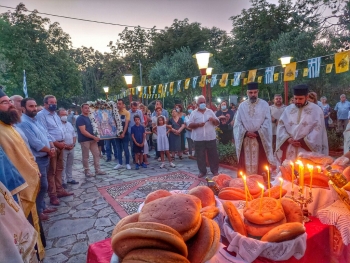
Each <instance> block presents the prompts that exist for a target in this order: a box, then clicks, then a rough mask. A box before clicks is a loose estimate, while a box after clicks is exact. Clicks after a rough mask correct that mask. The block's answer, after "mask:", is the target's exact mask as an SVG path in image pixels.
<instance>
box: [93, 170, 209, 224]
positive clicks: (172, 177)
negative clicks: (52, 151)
mask: <svg viewBox="0 0 350 263" xmlns="http://www.w3.org/2000/svg"><path fill="white" fill-rule="evenodd" d="M198 185H206V181H205V179H199V178H198V177H197V176H196V175H193V174H191V173H187V172H184V171H177V172H172V173H167V174H164V175H159V176H152V177H147V178H145V179H139V180H135V181H129V182H126V183H120V184H115V185H108V186H104V187H100V188H98V190H99V191H100V193H101V194H102V196H103V197H104V198H105V199H106V200H107V202H108V203H109V204H110V205H111V206H112V207H113V208H114V210H115V211H116V212H117V214H118V215H119V217H120V218H123V217H125V216H127V215H130V214H133V213H135V212H137V209H138V207H139V206H140V204H142V203H143V201H144V200H145V198H146V196H147V195H148V194H149V193H151V192H153V191H155V190H158V189H164V190H168V191H171V190H189V189H192V188H193V187H196V186H198Z"/></svg>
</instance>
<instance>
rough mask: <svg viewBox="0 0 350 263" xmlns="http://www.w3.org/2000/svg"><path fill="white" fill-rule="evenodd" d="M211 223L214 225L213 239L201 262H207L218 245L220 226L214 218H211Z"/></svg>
mask: <svg viewBox="0 0 350 263" xmlns="http://www.w3.org/2000/svg"><path fill="white" fill-rule="evenodd" d="M211 223H212V224H213V227H214V239H213V243H212V244H211V247H210V249H209V250H208V251H207V254H206V256H205V258H204V260H203V262H207V261H208V260H210V259H211V258H212V257H213V256H214V255H215V254H216V252H217V251H218V249H219V245H220V227H219V225H218V224H217V223H216V222H215V221H214V220H211Z"/></svg>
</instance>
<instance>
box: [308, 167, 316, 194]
mask: <svg viewBox="0 0 350 263" xmlns="http://www.w3.org/2000/svg"><path fill="white" fill-rule="evenodd" d="M307 168H308V169H309V172H310V191H311V189H312V176H313V174H314V167H313V166H312V165H309V164H308V165H307Z"/></svg>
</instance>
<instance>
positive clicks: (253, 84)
mask: <svg viewBox="0 0 350 263" xmlns="http://www.w3.org/2000/svg"><path fill="white" fill-rule="evenodd" d="M255 89H259V87H258V83H257V82H250V83H248V90H255Z"/></svg>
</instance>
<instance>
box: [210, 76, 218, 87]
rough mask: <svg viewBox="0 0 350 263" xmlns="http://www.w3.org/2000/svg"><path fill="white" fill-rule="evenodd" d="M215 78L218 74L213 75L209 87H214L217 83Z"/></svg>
mask: <svg viewBox="0 0 350 263" xmlns="http://www.w3.org/2000/svg"><path fill="white" fill-rule="evenodd" d="M217 77H218V74H213V76H212V77H211V82H210V87H214V86H215V85H216V83H218V80H217Z"/></svg>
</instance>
